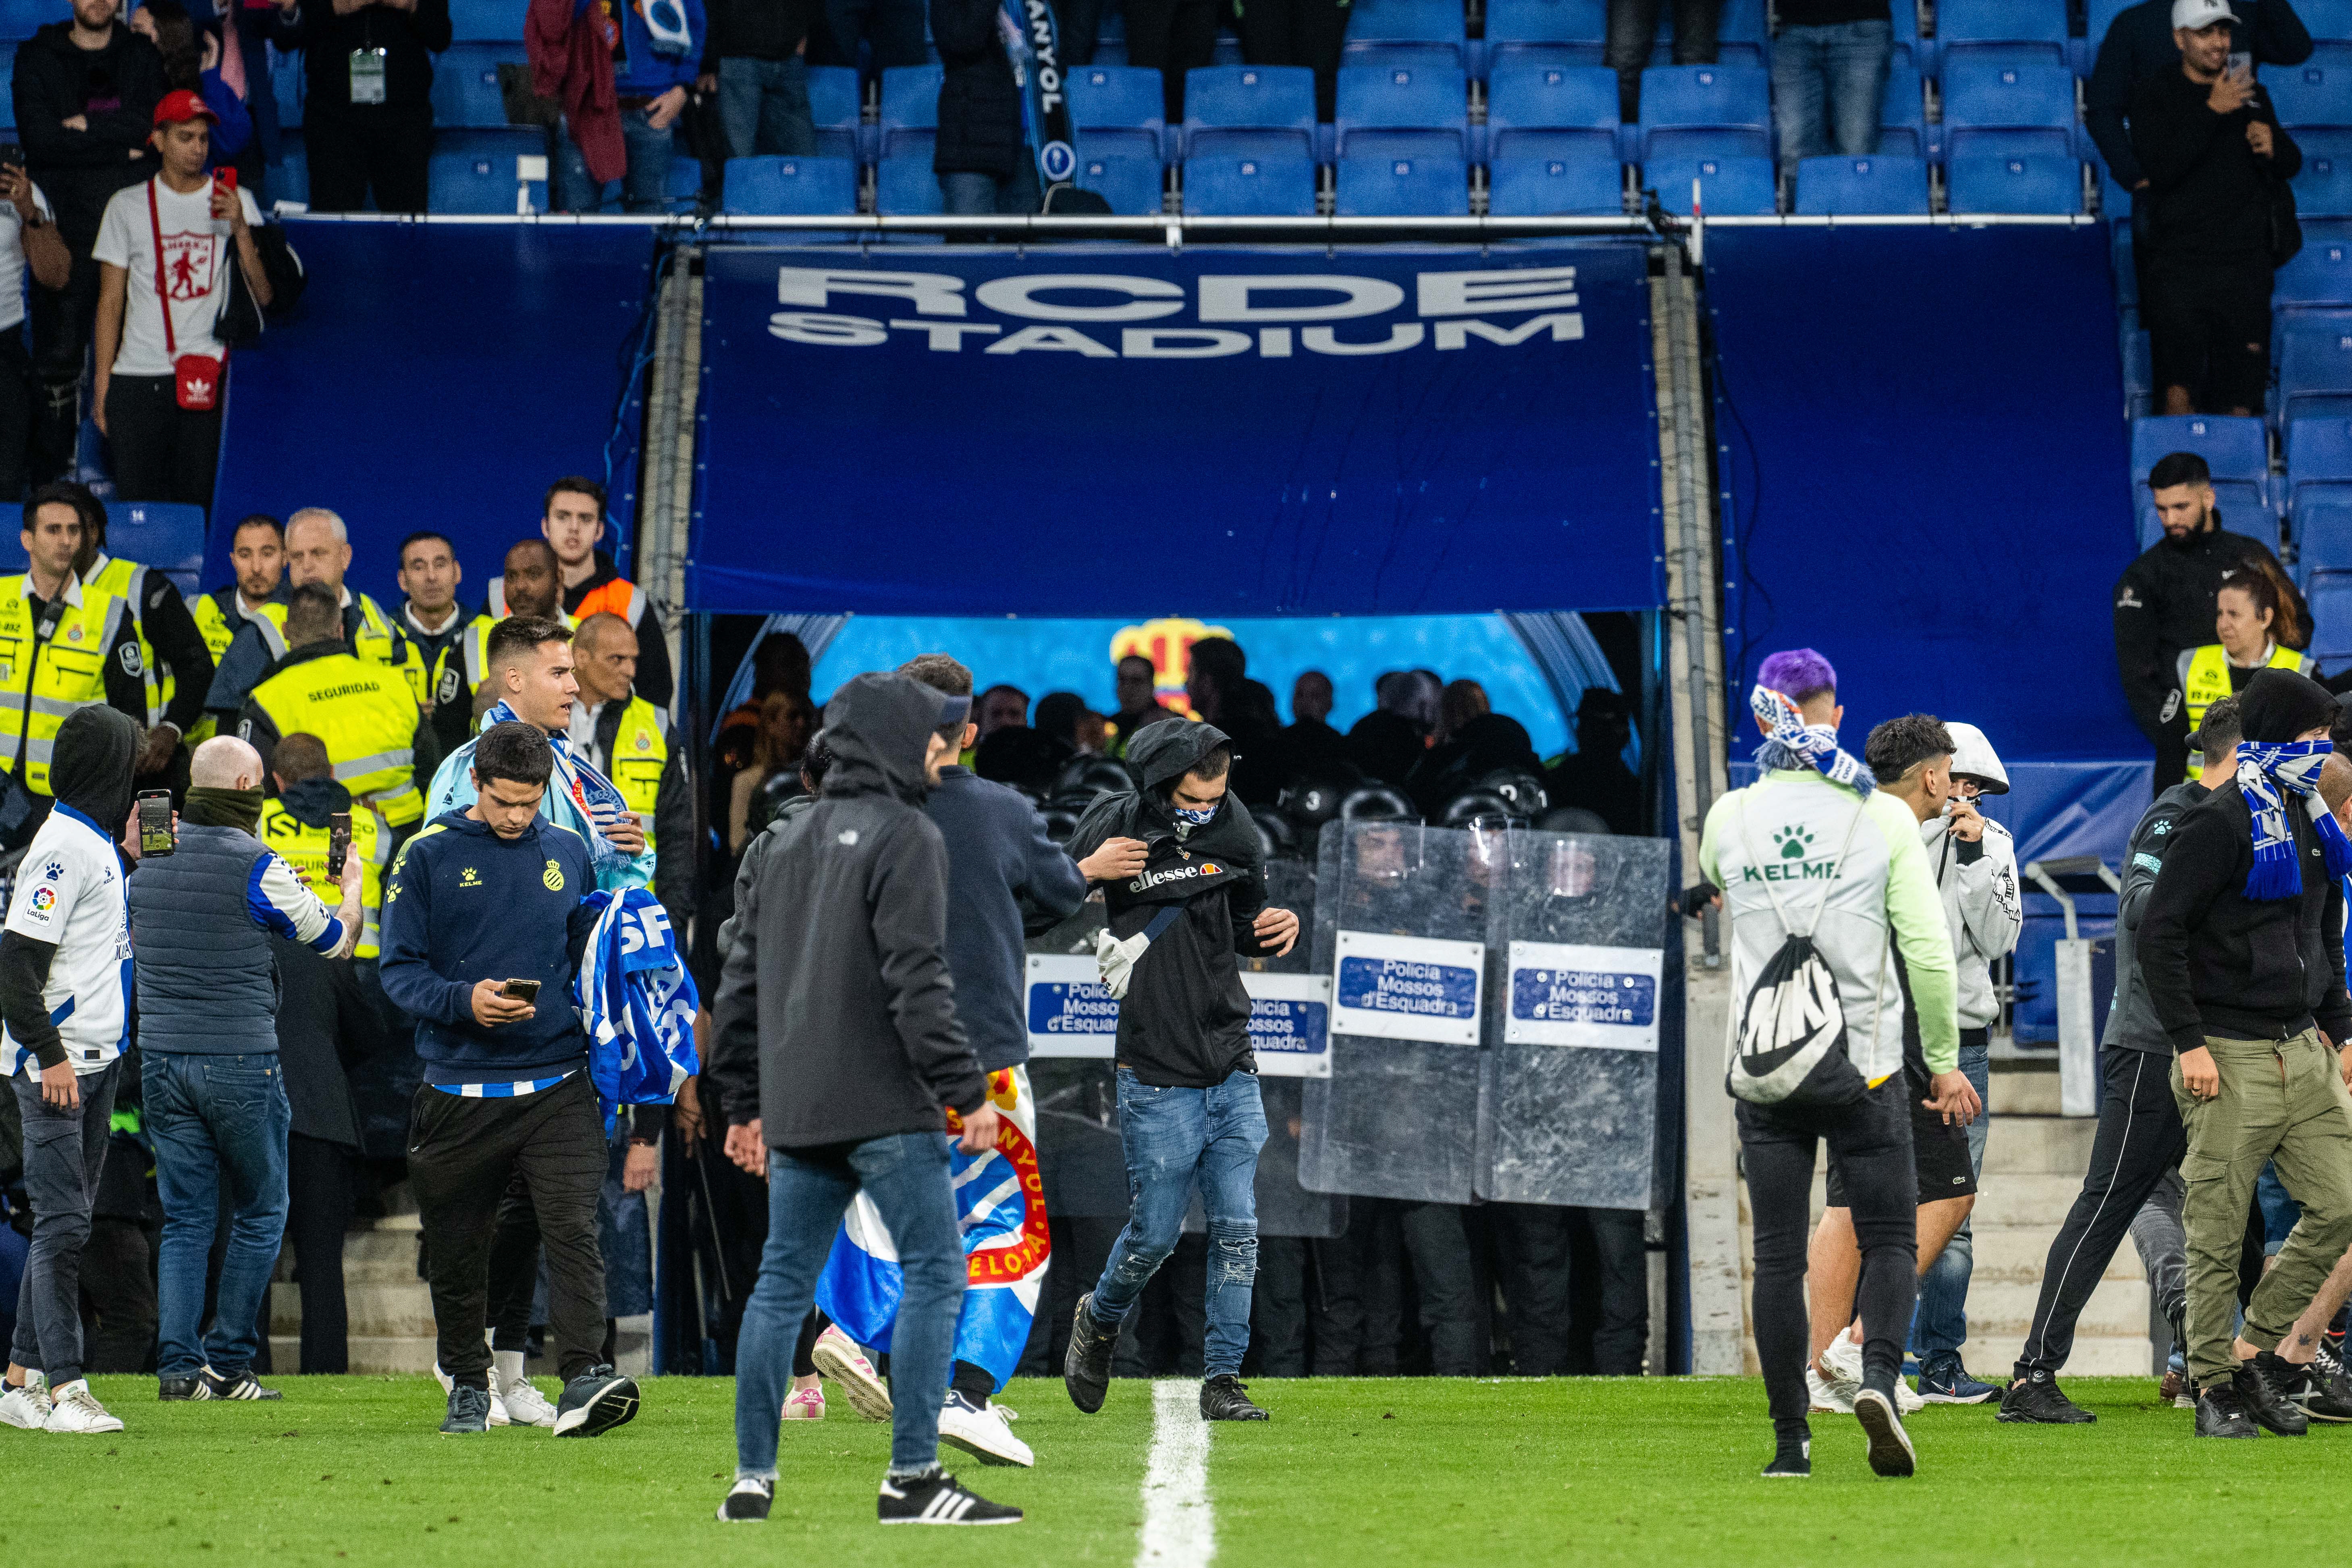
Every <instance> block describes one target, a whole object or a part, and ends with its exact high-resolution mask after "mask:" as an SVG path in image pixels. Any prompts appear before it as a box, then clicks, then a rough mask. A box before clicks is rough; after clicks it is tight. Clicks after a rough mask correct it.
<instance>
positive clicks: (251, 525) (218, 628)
mask: <svg viewBox="0 0 2352 1568" xmlns="http://www.w3.org/2000/svg"><path fill="white" fill-rule="evenodd" d="M228 563H229V567H230V570H232V571H233V572H235V573H236V579H235V580H234V581H233V582H229V583H226V584H222V585H221V586H220V587H217V588H215V589H213V590H211V591H210V592H208V593H204V594H199V595H196V596H195V597H194V598H193V599H191V600H189V601H188V614H189V615H190V616H193V617H194V620H195V623H196V635H197V636H198V637H202V638H204V639H205V651H207V652H208V653H210V654H211V655H212V656H213V663H214V665H215V667H217V666H218V665H219V663H220V661H221V660H222V659H223V658H226V656H227V654H228V645H229V644H230V643H231V642H233V641H235V640H236V634H237V632H238V630H239V629H240V628H242V627H243V626H244V625H245V623H246V622H247V621H253V620H259V619H261V618H262V606H263V605H278V606H279V607H280V610H281V613H282V611H283V607H284V605H285V603H286V531H285V529H284V528H283V527H281V526H280V525H279V524H278V520H277V519H276V518H274V517H272V516H270V515H269V514H268V512H266V511H257V512H255V513H254V514H253V515H251V516H250V517H247V519H246V520H245V521H242V522H240V523H238V524H237V525H236V533H235V534H234V535H233V536H232V537H231V538H230V540H229V548H228ZM273 629H275V628H274V627H273ZM218 730H219V721H218V720H217V719H216V718H215V717H214V715H213V714H212V713H210V712H209V711H207V712H206V713H205V715H204V717H202V718H200V719H198V720H197V721H196V723H195V727H194V729H192V730H190V731H188V744H189V745H191V746H194V745H197V744H199V743H201V742H205V741H207V740H210V739H211V738H212V737H213V735H214V734H215V733H216V732H217V731H218Z"/></svg>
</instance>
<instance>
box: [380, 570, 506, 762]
mask: <svg viewBox="0 0 2352 1568" xmlns="http://www.w3.org/2000/svg"><path fill="white" fill-rule="evenodd" d="M465 580H466V569H465V568H464V567H463V566H461V565H459V564H458V563H457V546H456V545H454V544H452V543H450V542H449V536H448V535H447V534H446V533H439V532H436V531H434V530H432V529H429V528H428V529H419V530H418V531H415V533H412V534H410V535H409V536H408V537H407V538H405V539H404V540H402V541H401V542H400V572H399V581H400V591H401V594H402V595H403V598H402V600H401V605H400V629H401V630H402V631H404V632H405V633H406V634H407V636H408V640H409V642H410V643H411V644H412V645H414V646H415V649H416V656H417V658H418V660H419V661H420V663H419V665H418V666H417V667H416V669H417V671H418V672H419V673H421V674H422V676H423V678H424V681H425V684H424V687H423V689H421V690H419V691H418V692H417V694H416V703H417V706H418V707H420V708H430V709H431V710H433V729H434V732H435V733H436V734H437V735H439V736H440V737H441V750H442V752H444V754H446V753H447V752H449V751H451V750H452V749H454V748H456V747H457V746H461V745H463V744H465V742H466V737H467V734H468V733H470V732H471V731H472V728H473V726H472V723H471V722H470V721H471V719H472V717H473V710H472V701H471V697H470V694H469V693H467V692H466V691H463V690H461V689H459V688H460V685H461V681H460V679H459V677H458V674H457V670H456V668H455V667H454V665H453V662H452V661H453V660H454V659H458V658H463V657H464V655H463V652H462V650H461V651H460V652H458V653H457V654H452V653H451V651H450V650H451V649H453V648H456V647H457V646H458V645H459V644H460V643H461V642H463V641H465V640H466V638H467V637H468V636H469V635H470V636H472V637H475V638H481V637H488V635H489V629H490V626H491V621H490V618H489V617H488V616H485V615H481V614H479V613H478V612H476V611H473V610H469V609H467V607H466V606H465V605H462V604H460V603H458V602H457V586H458V584H461V583H463V582H464V581H465Z"/></svg>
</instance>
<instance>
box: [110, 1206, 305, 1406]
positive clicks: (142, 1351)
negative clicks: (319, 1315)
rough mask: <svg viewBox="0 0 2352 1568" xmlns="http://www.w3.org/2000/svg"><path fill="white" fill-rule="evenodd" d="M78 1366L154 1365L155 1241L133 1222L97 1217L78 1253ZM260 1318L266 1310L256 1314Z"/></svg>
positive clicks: (120, 1368)
mask: <svg viewBox="0 0 2352 1568" xmlns="http://www.w3.org/2000/svg"><path fill="white" fill-rule="evenodd" d="M81 1299H82V1309H83V1310H82V1331H81V1332H82V1346H83V1349H82V1366H83V1370H84V1371H86V1372H101V1373H102V1372H150V1371H152V1370H153V1369H154V1365H155V1325H156V1322H157V1321H158V1320H157V1315H156V1300H155V1237H153V1236H152V1235H150V1234H149V1233H148V1230H147V1227H146V1226H144V1225H142V1224H141V1223H140V1222H139V1221H137V1220H132V1219H118V1218H114V1217H111V1216H110V1215H95V1216H93V1217H92V1218H91V1220H90V1222H89V1241H88V1242H87V1243H85V1244H84V1245H83V1247H82V1249H81ZM262 1310H263V1312H264V1313H265V1314H266V1313H267V1312H268V1306H267V1304H266V1302H265V1305H264V1306H263V1308H262Z"/></svg>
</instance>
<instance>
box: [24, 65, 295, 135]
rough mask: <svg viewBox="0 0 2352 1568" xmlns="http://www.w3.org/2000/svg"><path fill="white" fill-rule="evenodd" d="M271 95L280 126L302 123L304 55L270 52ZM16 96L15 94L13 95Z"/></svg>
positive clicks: (280, 128) (282, 128) (281, 128)
mask: <svg viewBox="0 0 2352 1568" xmlns="http://www.w3.org/2000/svg"><path fill="white" fill-rule="evenodd" d="M268 60H269V62H270V65H269V91H270V96H272V97H273V98H275V99H277V100H278V129H279V130H281V131H282V130H284V129H286V128H287V127H288V126H290V125H299V124H301V123H302V92H303V88H304V85H305V83H304V80H303V77H302V57H301V56H300V55H282V54H279V53H278V50H277V48H276V47H271V48H270V49H269V50H268ZM11 96H12V97H13V96H14V95H13V94H12V95H11Z"/></svg>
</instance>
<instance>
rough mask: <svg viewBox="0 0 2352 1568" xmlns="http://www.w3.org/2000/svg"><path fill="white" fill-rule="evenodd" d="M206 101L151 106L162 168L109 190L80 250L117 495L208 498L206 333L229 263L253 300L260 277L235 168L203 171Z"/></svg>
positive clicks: (259, 298) (216, 394) (212, 364)
mask: <svg viewBox="0 0 2352 1568" xmlns="http://www.w3.org/2000/svg"><path fill="white" fill-rule="evenodd" d="M212 125H213V111H212V110H209V109H207V108H205V100H204V99H203V98H201V97H200V96H198V95H197V94H195V93H194V92H190V91H188V90H186V89H181V90H179V91H176V92H169V93H166V94H164V95H163V101H162V102H160V103H158V104H157V105H156V106H155V129H154V132H153V133H152V136H151V137H150V140H151V141H152V143H153V145H154V148H155V153H156V157H157V158H158V160H159V161H160V162H161V163H162V165H163V167H162V172H161V173H160V174H156V175H155V176H154V177H153V178H152V179H149V180H146V181H143V182H142V183H141V184H136V185H131V186H129V187H127V188H126V189H123V190H121V191H117V192H116V193H115V194H114V197H113V199H112V200H110V202H108V203H107V205H106V216H105V217H104V218H103V219H102V220H101V221H100V224H99V229H98V244H97V245H96V246H95V247H93V248H92V250H91V252H90V254H91V255H93V256H94V257H96V258H97V259H98V263H99V285H98V427H99V428H100V430H102V431H104V432H105V433H106V435H107V436H108V437H109V438H110V440H111V442H112V443H113V451H114V487H115V493H116V495H117V496H118V497H120V498H121V500H155V501H181V502H187V503H191V504H194V505H196V506H209V505H211V504H212V499H213V470H214V468H215V465H216V464H217V462H218V460H219V453H220V418H221V416H220V411H221V374H222V372H223V370H224V369H225V368H226V362H227V351H226V349H224V348H223V347H222V346H221V344H220V342H219V341H218V340H217V339H215V337H214V336H213V327H214V324H215V322H216V321H218V320H219V319H220V312H221V305H222V303H223V301H224V300H226V298H227V290H228V287H229V274H228V269H229V268H230V267H232V266H236V267H239V268H243V269H244V271H245V281H246V286H247V289H249V290H250V292H251V293H252V296H253V300H254V303H255V304H256V305H258V306H261V307H263V308H265V309H266V308H267V307H268V304H269V301H270V287H269V276H268V271H267V270H266V269H265V268H263V266H262V264H261V251H260V247H258V246H257V244H256V243H255V241H254V237H253V230H254V227H255V226H257V225H258V224H259V223H260V222H261V212H260V209H259V208H257V207H256V206H255V205H253V197H252V196H251V195H248V194H247V193H246V192H243V191H240V190H238V189H237V188H236V171H235V170H224V171H222V173H221V174H219V175H218V176H214V175H209V174H205V156H206V154H207V153H210V151H211V150H212Z"/></svg>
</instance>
